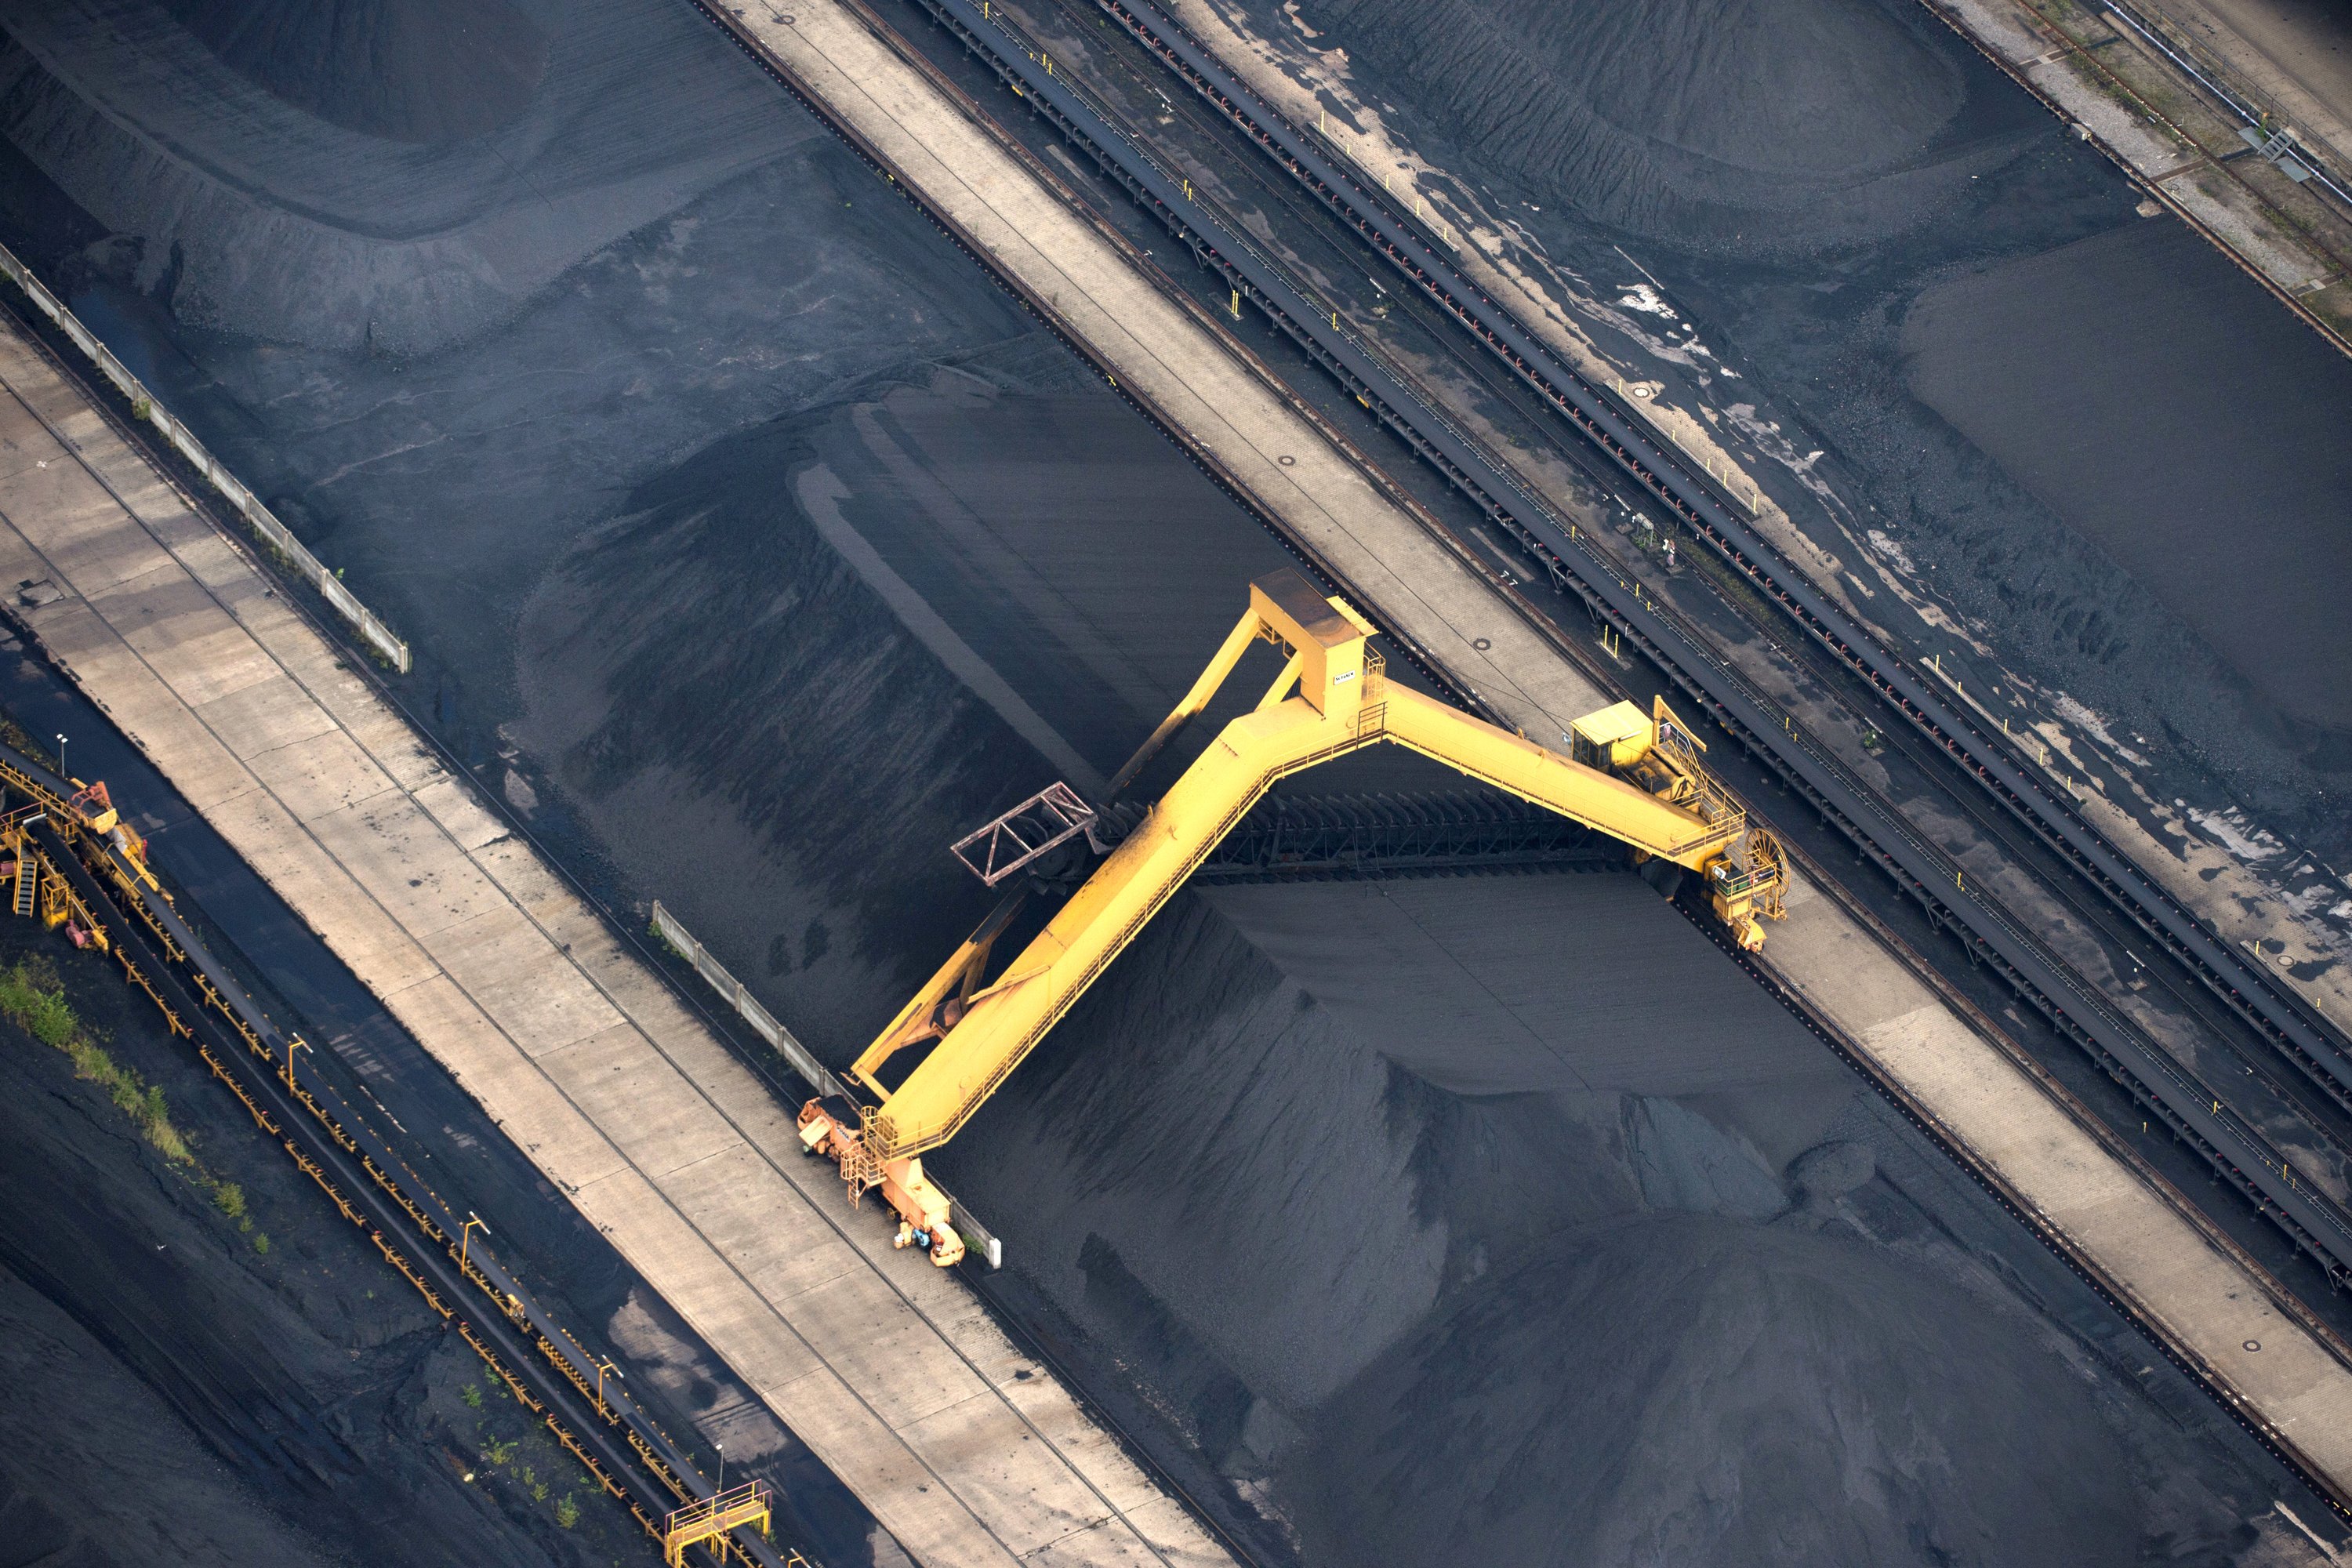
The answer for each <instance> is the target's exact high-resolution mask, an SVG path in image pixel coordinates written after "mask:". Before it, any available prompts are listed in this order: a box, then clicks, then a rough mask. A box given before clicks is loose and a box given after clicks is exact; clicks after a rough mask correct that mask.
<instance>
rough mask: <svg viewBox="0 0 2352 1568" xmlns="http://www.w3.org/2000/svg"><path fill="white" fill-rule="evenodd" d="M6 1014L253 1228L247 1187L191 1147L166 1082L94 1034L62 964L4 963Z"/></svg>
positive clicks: (260, 1244) (0, 993) (0, 996)
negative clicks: (70, 992) (77, 1010)
mask: <svg viewBox="0 0 2352 1568" xmlns="http://www.w3.org/2000/svg"><path fill="white" fill-rule="evenodd" d="M0 1017H5V1018H6V1019H8V1020H9V1022H11V1023H13V1024H15V1025H16V1026H18V1027H19V1028H21V1029H23V1030H24V1031H25V1032H26V1034H28V1035H30V1036H32V1037H34V1038H35V1039H37V1040H38V1041H40V1042H41V1043H42V1044H43V1045H45V1046H51V1047H55V1048H57V1049H58V1050H60V1051H63V1052H64V1053H65V1054H66V1056H67V1058H68V1059H70V1060H71V1061H72V1063H73V1068H74V1077H76V1078H78V1079H81V1080H82V1081H84V1082H85V1083H94V1084H97V1085H98V1086H99V1087H100V1088H101V1089H105V1090H106V1096H107V1098H108V1099H109V1100H112V1101H114V1104H115V1109H117V1110H121V1112H122V1113H123V1114H124V1115H125V1116H127V1117H129V1118H130V1119H131V1123H132V1125H134V1126H136V1127H137V1128H138V1129H139V1135H140V1136H141V1137H142V1138H144V1139H145V1140H146V1141H147V1142H148V1144H149V1145H150V1146H151V1147H152V1148H153V1149H154V1150H155V1152H157V1153H159V1154H161V1155H163V1158H164V1160H165V1161H166V1162H168V1163H170V1164H171V1165H173V1167H174V1168H176V1169H177V1170H178V1171H179V1172H180V1173H181V1174H183V1175H184V1176H186V1177H187V1178H188V1180H190V1181H191V1182H193V1183H194V1184H196V1186H198V1187H199V1188H201V1189H203V1190H204V1192H205V1194H206V1195H207V1196H209V1197H210V1198H211V1200H212V1205H213V1206H214V1207H215V1208H216V1209H218V1210H220V1212H221V1213H222V1214H223V1215H226V1217H227V1218H229V1219H233V1220H235V1221H236V1222H237V1228H238V1229H239V1230H242V1231H247V1232H250V1231H251V1230H252V1229H253V1220H252V1217H251V1216H250V1215H247V1213H246V1205H245V1189H244V1188H243V1187H240V1186H238V1185H237V1184H236V1183H235V1182H230V1181H224V1180H222V1179H221V1178H220V1177H218V1176H215V1175H214V1174H213V1173H211V1172H210V1171H207V1170H205V1167H204V1165H203V1164H202V1163H201V1162H199V1161H198V1160H197V1159H196V1157H195V1154H194V1152H193V1151H192V1150H190V1149H189V1147H188V1141H187V1139H186V1138H185V1137H184V1135H183V1134H182V1133H181V1131H180V1130H179V1129H178V1128H176V1127H174V1126H173V1125H172V1109H171V1107H170V1106H169V1105H167V1104H166V1103H165V1102H164V1100H163V1089H162V1087H161V1086H159V1085H156V1084H151V1083H149V1082H147V1081H146V1080H145V1079H142V1078H141V1077H140V1076H139V1074H138V1072H137V1071H136V1070H135V1069H134V1068H128V1067H125V1066H123V1065H122V1064H121V1063H120V1062H118V1061H116V1060H115V1059H114V1058H113V1057H112V1056H111V1055H110V1054H109V1052H108V1051H107V1049H106V1047H104V1046H103V1045H101V1044H100V1043H99V1041H98V1040H97V1039H95V1038H94V1037H92V1034H91V1031H90V1030H89V1027H88V1026H86V1025H84V1024H83V1023H82V1021H81V1019H80V1018H79V1017H78V1016H75V1014H74V1010H73V1005H72V1004H71V1003H69V1002H68V1001H67V1000H66V991H65V985H64V983H63V982H62V981H60V980H59V979H58V971H57V966H56V965H55V964H53V963H50V962H49V960H48V958H47V955H45V954H41V953H35V954H33V955H32V956H31V957H29V958H26V959H23V960H21V961H20V962H18V963H12V964H9V965H8V966H7V967H6V968H5V969H0ZM253 1249H254V1250H255V1251H256V1252H262V1253H266V1252H268V1250H269V1238H268V1237H267V1236H259V1237H255V1238H254V1243H253Z"/></svg>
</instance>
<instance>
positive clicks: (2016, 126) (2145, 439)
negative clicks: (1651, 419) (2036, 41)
mask: <svg viewBox="0 0 2352 1568" xmlns="http://www.w3.org/2000/svg"><path fill="white" fill-rule="evenodd" d="M1226 9H1227V10H1228V11H1229V12H1231V13H1232V14H1233V15H1234V16H1237V17H1240V18H1241V19H1242V21H1243V25H1244V26H1246V27H1247V28H1249V29H1250V30H1252V31H1253V32H1255V33H1256V34H1258V35H1259V36H1261V37H1265V39H1267V40H1269V41H1270V42H1271V43H1272V45H1273V47H1275V49H1276V54H1277V57H1278V58H1281V59H1282V60H1283V61H1285V62H1286V65H1287V66H1288V68H1291V69H1293V70H1294V71H1296V72H1297V73H1298V74H1299V75H1300V76H1301V77H1302V78H1304V79H1309V80H1319V81H1325V82H1337V81H1344V82H1345V85H1346V87H1347V89H1348V90H1349V91H1350V92H1351V93H1352V94H1354V95H1355V96H1356V97H1357V98H1359V99H1360V100H1362V101H1364V102H1365V103H1367V104H1369V105H1370V106H1372V107H1373V108H1375V109H1376V110H1378V111H1379V112H1380V114H1381V117H1382V123H1383V125H1384V127H1385V129H1386V130H1387V132H1388V133H1389V134H1390V135H1391V137H1393V138H1395V139H1396V140H1398V141H1400V142H1402V143H1404V144H1406V145H1408V146H1410V147H1412V148H1413V149H1414V150H1415V151H1416V152H1417V153H1419V154H1420V155H1421V156H1422V157H1423V159H1425V160H1426V161H1427V163H1429V164H1431V165H1432V166H1433V169H1434V170H1435V171H1436V173H1435V174H1433V175H1432V179H1433V182H1434V183H1435V184H1438V185H1440V186H1455V187H1458V188H1459V190H1460V192H1461V194H1462V196H1463V199H1464V201H1465V203H1466V204H1468V205H1472V206H1475V208H1476V209H1477V210H1478V211H1479V212H1480V213H1481V214H1483V215H1484V218H1483V222H1482V226H1483V227H1486V228H1487V229H1488V230H1490V231H1491V232H1493V233H1495V234H1496V235H1497V236H1498V238H1497V241H1496V243H1497V244H1498V245H1499V246H1500V247H1501V248H1500V254H1501V255H1502V256H1503V257H1504V258H1506V259H1507V262H1508V264H1510V265H1512V266H1514V267H1517V268H1521V269H1523V270H1525V271H1527V272H1528V273H1529V274H1531V275H1533V276H1536V277H1537V278H1538V279H1543V280H1544V281H1545V285H1546V287H1547V288H1549V289H1550V290H1551V292H1553V294H1554V295H1555V296H1556V297H1558V298H1560V299H1562V300H1564V301H1565V302H1566V303H1567V304H1568V306H1569V308H1570V310H1572V312H1573V313H1574V314H1575V316H1576V317H1577V318H1578V320H1579V324H1580V327H1581V328H1583V329H1584V330H1585V331H1589V332H1590V333H1591V335H1592V336H1593V339H1594V341H1595V342H1596V343H1598V344H1599V345H1600V346H1601V349H1602V351H1603V352H1604V353H1608V354H1609V355H1610V356H1611V357H1612V359H1615V360H1617V361H1618V363H1622V365H1624V366H1625V367H1626V368H1625V370H1624V374H1625V376H1626V378H1627V379H1628V380H1632V379H1633V378H1634V377H1635V376H1636V375H1637V374H1638V375H1642V376H1645V377H1652V378H1654V379H1656V380H1659V381H1661V382H1663V383H1664V384H1665V386H1666V389H1667V390H1666V392H1665V393H1664V397H1665V398H1666V399H1667V400H1668V401H1669V402H1671V403H1673V404H1675V405H1677V406H1680V407H1684V408H1687V409H1691V410H1694V411H1698V412H1702V413H1703V416H1705V417H1706V420H1707V423H1708V425H1709V426H1710V427H1711V428H1712V429H1713V430H1714V431H1715V432H1716V435H1717V438H1718V439H1719V440H1722V441H1724V442H1726V443H1727V444H1728V446H1729V447H1730V448H1731V449H1733V450H1735V451H1737V452H1738V453H1739V454H1740V455H1741V457H1742V459H1743V466H1744V467H1746V468H1748V470H1749V471H1750V472H1751V474H1753V475H1754V476H1755V477H1756V478H1757V479H1759V481H1760V482H1761V483H1762V484H1763V486H1764V488H1765V489H1766V490H1767V491H1768V492H1769V494H1770V495H1771V496H1772V497H1773V498H1774V499H1775V500H1778V501H1779V502H1780V504H1781V505H1782V506H1783V507H1785V508H1786V509H1787V510H1788V511H1789V513H1790V517H1791V518H1792V520H1793V521H1795V522H1796V524H1797V525H1798V526H1799V527H1800V528H1801V529H1802V530H1804V531H1806V532H1807V533H1809V534H1810V535H1811V536H1812V538H1813V539H1814V541H1815V542H1817V543H1818V544H1819V545H1821V546H1822V549H1823V550H1825V551H1826V552H1828V553H1829V554H1830V555H1831V556H1832V558H1834V559H1835V560H1836V561H1837V562H1838V563H1839V564H1840V567H1841V569H1842V570H1841V573H1840V574H1839V575H1838V577H1837V579H1836V580H1837V583H1838V586H1839V589H1840V591H1842V592H1850V593H1852V594H1853V596H1854V599H1855V602H1856V605H1857V606H1858V608H1859V609H1860V611H1861V613H1862V614H1864V616H1868V617H1870V618H1872V619H1874V620H1876V621H1877V622H1879V623H1880V624H1881V625H1882V626H1885V627H1886V628H1887V629H1888V630H1889V631H1890V633H1891V634H1892V635H1894V636H1895V637H1899V638H1902V639H1904V640H1906V641H1907V642H1909V643H1910V644H1911V645H1912V646H1913V647H1915V648H1916V653H1917V655H1918V656H1919V657H1922V658H1925V657H1927V656H1929V655H1935V656H1937V657H1938V658H1941V659H1942V660H1944V661H1945V663H1946V665H1947V667H1948V668H1957V669H1958V671H1959V672H1960V675H1961V678H1962V679H1963V680H1964V681H1965V683H1966V684H1967V685H1968V687H1969V689H1970V690H1971V691H1987V692H1995V693H1997V694H1998V695H1999V696H2000V697H2001V698H2002V699H2003V700H2006V701H2010V702H2012V703H2013V707H2012V710H2011V717H2013V718H2014V719H2016V720H2017V721H2021V722H2023V721H2046V722H2048V723H2050V724H2052V725H2053V726H2055V727H2056V731H2063V733H2064V734H2066V735H2067V736H2069V737H2070V741H2069V744H2070V745H2072V746H2074V748H2075V749H2074V752H2072V753H2071V754H2073V755H2075V756H2077V757H2078V758H2080V759H2082V761H2083V763H2084V766H2085V767H2088V766H2090V765H2091V764H2092V759H2094V758H2095V759H2096V765H2097V766H2098V767H2099V768H2100V769H2101V770H2102V771H2103V772H2106V773H2109V774H2110V775H2111V776H2112V778H2113V780H2114V783H2113V784H2112V786H2111V787H2110V788H2109V791H2108V793H2109V794H2110V795H2111V796H2114V797H2116V798H2117V799H2119V800H2121V801H2122V802H2124V803H2125V804H2126V809H2131V810H2135V811H2143V810H2146V811H2150V812H2152V813H2158V814H2160V813H2161V811H2162V810H2163V809H2164V808H2165V807H2166V805H2168V803H2171V802H2173V801H2175V800H2176V799H2179V800H2180V801H2181V802H2182V804H2183V805H2187V806H2189V807H2191V808H2195V809H2196V810H2198V811H2199V812H2200V814H2202V813H2206V812H2212V813H2220V812H2223V811H2227V810H2229V809H2231V808H2233V807H2234V808H2238V809H2242V810H2243V811H2244V812H2246V813H2248V814H2251V816H2252V817H2253V819H2254V820H2256V821H2258V822H2259V823H2261V824H2263V826H2267V827H2269V828H2270V829H2272V830H2273V831H2275V832H2277V833H2279V834H2280V835H2282V836H2283V837H2286V838H2289V839H2293V840H2297V841H2300V842H2302V843H2304V844H2306V845H2308V846H2310V847H2312V848H2313V849H2314V850H2315V852H2316V853H2318V854H2319V855H2321V856H2322V857H2325V858H2332V859H2334V861H2335V862H2336V864H2337V865H2339V866H2340V865H2342V864H2344V861H2345V857H2346V856H2347V854H2352V837H2347V836H2348V835H2352V817H2347V815H2346V814H2345V813H2344V812H2343V810H2342V808H2341V805H2340V802H2341V798H2342V791H2343V790H2344V788H2345V787H2346V785H2347V782H2352V713H2348V712H2347V710H2346V709H2345V708H2344V706H2343V702H2342V697H2341V694H2342V691H2343V690H2344V689H2345V681H2344V679H2343V660H2344V657H2345V653H2344V650H2345V647H2346V646H2347V645H2346V639H2345V638H2344V637H2343V636H2342V635H2341V621H2342V616H2341V615H2340V614H2338V613H2336V610H2335V608H2334V606H2336V605H2340V604H2342V603H2344V602H2345V601H2346V599H2347V596H2352V553H2347V549H2346V547H2345V544H2344V529H2343V527H2342V522H2343V519H2344V515H2345V509H2344V504H2343V500H2342V497H2343V494H2344V480H2345V463H2346V460H2347V459H2346V457H2345V452H2346V444H2345V443H2344V441H2343V440H2342V439H2340V437H2339V436H2338V434H2337V433H2336V430H2335V429H2334V427H2333V426H2330V425H2329V423H2328V420H2329V416H2330V413H2331V412H2332V411H2333V410H2336V409H2339V408H2341V407H2342V406H2343V405H2344V402H2345V398H2346V395H2347V374H2352V373H2347V367H2346V364H2345V361H2344V356H2343V355H2341V354H2340V353H2337V352H2336V350H2335V349H2333V348H2332V347H2330V346H2329V345H2328V344H2327V343H2326V342H2325V341H2324V340H2323V339H2322V338H2321V337H2320V336H2319V335H2318V334H2317V333H2315V332H2314V331H2309V330H2308V329H2306V328H2305V327H2304V326H2303V325H2302V324H2301V323H2300V322H2298V321H2295V320H2294V318H2293V317H2292V316H2291V315H2289V314H2288V313H2287V312H2286V311H2285V310H2284V308H2283V307H2282V306H2281V305H2280V304H2279V303H2278V301H2276V300H2273V298H2272V297H2271V296H2270V295H2269V294H2267V293H2266V292H2265V291H2264V290H2263V288H2262V287H2261V286H2260V285H2259V284H2258V283H2257V282H2256V281H2255V280H2253V279H2251V278H2249V277H2247V276H2245V275H2244V274H2243V273H2242V272H2241V271H2240V270H2239V269H2238V268H2236V267H2235V266H2234V265H2233V264H2231V262H2230V261H2229V260H2228V259H2227V258H2224V257H2222V256H2221V255H2220V254H2219V253H2218V252H2216V251H2215V250H2214V249H2213V247H2211V246H2210V245H2208V244H2206V243H2205V242H2204V241H2202V240H2201V239H2200V238H2199V237H2196V236H2194V235H2193V234H2191V233H2190V232H2189V230H2188V229H2187V228H2186V227H2185V226H2183V225H2182V224H2181V223H2180V222H2179V220H2178V219H2176V218H2174V217H2172V216H2168V215H2162V216H2143V214H2144V213H2145V214H2159V209H2158V208H2157V207H2156V206H2155V205H2154V204H2152V203H2144V202H2143V201H2142V199H2141V195H2140V193H2139V192H2138V191H2137V189H2136V188H2134V187H2133V186H2132V185H2131V184H2129V183H2128V182H2127V180H2126V178H2125V176H2124V175H2123V174H2122V173H2121V172H2120V171H2119V170H2118V169H2117V168H2116V166H2115V165H2114V164H2113V163H2110V162H2109V161H2108V160H2107V159H2106V158H2105V157H2104V156H2103V155H2102V154H2101V153H2098V152H2097V151H2096V150H2095V149H2094V148H2092V147H2090V146H2088V145H2086V144H2085V143H2084V142H2080V141H2078V140H2077V139H2075V138H2074V136H2073V135H2072V134H2071V133H2070V132H2069V131H2068V129H2067V127H2066V126H2065V125H2064V123H2063V121H2060V120H2059V119H2058V118H2057V117H2055V116H2053V115H2052V114H2051V113H2050V112H2049V111H2048V110H2046V109H2045V108H2043V107H2042V104H2040V103H2039V102H2037V101H2036V100H2034V99H2032V97H2031V96H2029V95H2028V94H2027V93H2025V92H2024V91H2023V90H2022V89H2020V88H2019V87H2017V86H2016V85H2015V84H2014V83H2013V82H2011V80H2010V79H2008V78H2007V77H2005V76H2003V75H2001V74H2000V72H1999V71H1998V70H1996V69H1995V68H1993V67H1992V66H1991V65H1990V63H1989V62H1988V61H1986V60H1985V59H1984V58H1982V57H1980V56H1979V54H1978V52H1977V51H1976V49H1975V47H1973V46H1972V45H1971V44H1970V43H1969V41H1967V40H1966V39H1965V38H1963V37H1960V36H1959V35H1958V34H1957V33H1956V32H1954V31H1953V30H1952V29H1951V28H1950V27H1949V26H1947V25H1946V24H1945V23H1944V22H1943V21H1942V20H1940V19H1939V18H1937V16H1935V15H1934V14H1932V12H1931V11H1930V10H1929V8H1927V7H1926V6H1923V5H1917V4H1915V3H1913V0H1770V3H1769V4H1756V3H1751V0H1571V3H1570V4H1543V3H1540V0H1434V4H1429V3H1423V0H1412V3H1406V0H1301V3H1300V4H1298V5H1290V6H1276V5H1261V4H1242V5H1231V6H1228V7H1226ZM1955 660H1957V661H1958V663H1957V664H1955V663H1954V661H1955ZM2136 802H2137V803H2138V804H2134V803H2136ZM2156 831H2157V832H2158V834H2159V836H2169V835H2170V834H2171V833H2174V832H2178V831H2191V830H2189V829H2186V828H2185V827H2164V826H2159V827H2158V828H2157V829H2156ZM2224 842H2226V841H2224ZM2275 852H2276V848H2275V846H2273V853H2275ZM2320 890H2321V891H2322V892H2325V891H2326V888H2325V887H2324V886H2323V887H2322V889H2320ZM2341 897H2342V893H2341V889H2337V890H2336V892H2335V893H2334V894H2333V895H2331V896H2330V897H2329V898H2326V899H2320V900H2317V903H2318V907H2321V908H2324V907H2326V904H2327V903H2329V902H2332V901H2334V900H2340V899H2341ZM2347 932H2352V928H2347ZM2347 952H2352V935H2347Z"/></svg>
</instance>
